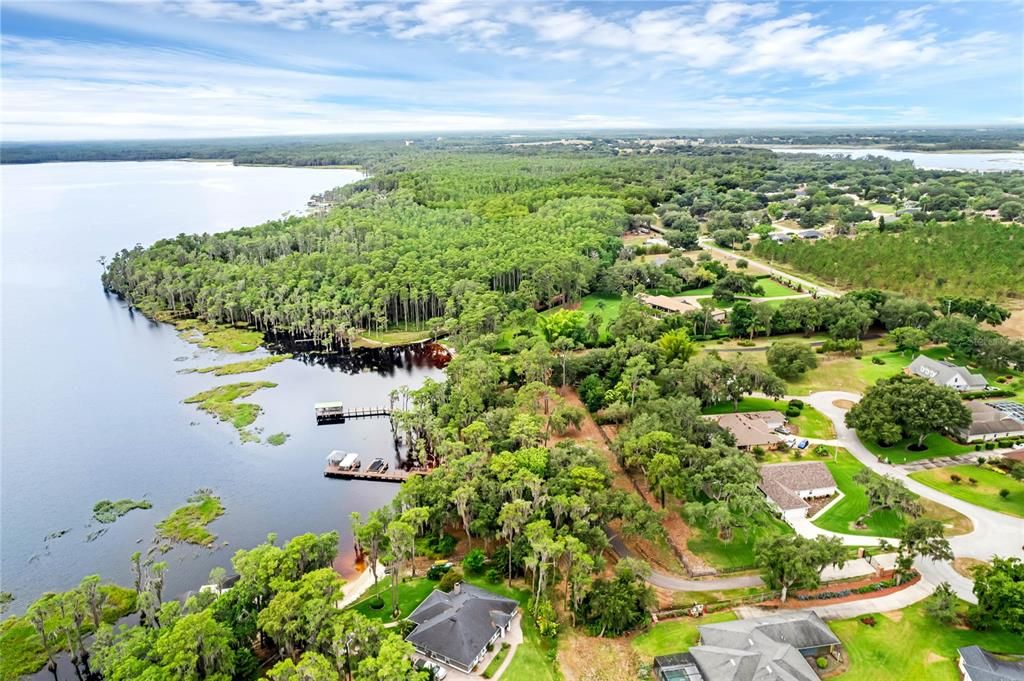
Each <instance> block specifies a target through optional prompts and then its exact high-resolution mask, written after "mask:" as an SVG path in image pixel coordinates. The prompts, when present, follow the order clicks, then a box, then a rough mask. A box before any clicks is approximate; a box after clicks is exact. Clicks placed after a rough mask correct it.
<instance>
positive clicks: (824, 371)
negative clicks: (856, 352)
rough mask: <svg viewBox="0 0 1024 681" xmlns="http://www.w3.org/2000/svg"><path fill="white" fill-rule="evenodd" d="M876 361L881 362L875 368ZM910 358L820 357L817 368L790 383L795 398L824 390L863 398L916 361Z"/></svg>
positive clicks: (897, 355)
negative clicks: (853, 393) (857, 394)
mask: <svg viewBox="0 0 1024 681" xmlns="http://www.w3.org/2000/svg"><path fill="white" fill-rule="evenodd" d="M873 357H877V358H879V359H880V360H882V362H883V364H875V363H874V362H872V361H871V359H872V358H873ZM913 359H914V357H913V355H910V354H904V353H901V352H892V351H890V352H879V353H874V354H870V355H867V354H865V355H864V356H863V357H861V358H860V359H857V358H856V357H851V356H847V355H818V366H817V367H816V368H814V369H811V370H810V371H808V372H807V373H805V374H804V375H803V376H800V377H798V378H795V379H793V380H791V381H788V382H787V386H788V390H787V392H789V393H790V394H793V395H810V394H811V393H815V392H819V391H822V390H846V391H849V392H855V393H861V394H863V393H864V391H865V390H867V389H868V387H869V386H872V385H874V384H875V383H876V382H878V380H879V379H882V378H888V377H890V376H895V375H896V374H898V373H900V372H901V371H903V368H904V367H906V366H907V365H908V364H910V363H911V362H912V361H913Z"/></svg>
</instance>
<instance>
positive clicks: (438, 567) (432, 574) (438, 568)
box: [427, 563, 452, 582]
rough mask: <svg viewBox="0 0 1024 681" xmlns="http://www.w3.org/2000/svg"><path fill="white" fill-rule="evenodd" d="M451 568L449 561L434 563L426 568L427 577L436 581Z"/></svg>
mask: <svg viewBox="0 0 1024 681" xmlns="http://www.w3.org/2000/svg"><path fill="white" fill-rule="evenodd" d="M451 569H452V566H451V564H450V563H435V564H433V565H431V566H430V569H429V570H427V579H430V580H433V581H435V582H436V581H438V580H439V579H441V578H442V577H444V576H445V575H446V574H448V571H449V570H451Z"/></svg>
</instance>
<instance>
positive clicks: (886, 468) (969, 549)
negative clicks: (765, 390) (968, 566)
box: [608, 273, 1024, 618]
mask: <svg viewBox="0 0 1024 681" xmlns="http://www.w3.org/2000/svg"><path fill="white" fill-rule="evenodd" d="M783 274H784V273H783ZM784 276H789V275H786V274H784ZM785 399H789V398H785ZM799 399H801V400H803V401H804V403H806V404H809V405H811V406H812V407H814V408H815V409H817V410H818V411H820V412H821V413H823V414H825V415H826V416H827V417H828V418H829V419H830V420H831V421H832V425H833V426H834V428H835V431H836V438H835V440H827V441H822V442H825V443H827V444H831V445H838V446H841V447H844V448H846V449H847V451H849V452H850V453H851V454H852V455H853V456H855V457H856V458H857V460H858V461H860V462H861V463H862V464H864V465H865V466H866V467H868V468H870V469H871V470H873V471H874V472H876V473H878V474H880V475H889V476H892V477H893V478H896V479H897V480H899V481H900V482H902V483H903V484H904V485H906V486H907V488H908V489H909V490H910V491H912V492H914V493H915V494H917V495H918V496H921V497H924V498H925V499H929V500H931V501H934V502H936V503H939V504H942V505H944V506H948V507H949V508H952V509H954V510H955V511H958V512H960V513H962V514H963V515H965V516H967V518H969V519H970V521H971V523H972V524H973V525H974V530H973V531H971V532H969V533H967V534H963V535H960V536H957V537H951V538H950V539H949V543H950V546H951V547H952V549H953V554H954V555H955V556H958V557H971V558H977V559H980V560H986V561H987V560H990V559H991V558H992V557H993V556H995V555H998V556H1002V557H1008V556H1016V557H1018V558H1021V559H1024V520H1021V519H1020V518H1015V517H1013V516H1009V515H1006V514H1003V513H998V512H996V511H990V510H988V509H986V508H981V507H979V506H975V505H974V504H971V503H968V502H966V501H962V500H960V499H957V498H956V497H951V496H949V495H948V494H944V493H942V492H939V491H938V490H935V489H932V488H931V487H928V486H927V485H923V484H921V483H919V482H917V481H916V480H914V479H912V478H910V477H909V476H908V475H907V473H906V472H905V471H903V470H902V469H900V468H899V467H897V466H892V465H889V464H886V463H883V462H882V461H879V460H878V458H877V457H876V456H875V455H874V454H872V453H871V452H870V451H869V450H868V448H867V447H865V446H864V444H863V443H861V441H860V439H859V438H858V437H857V433H856V431H854V430H853V429H852V428H847V427H846V412H847V411H848V410H847V409H845V408H843V407H839V406H836V405H835V404H834V403H835V402H836V401H838V400H846V401H849V402H859V401H860V395H858V394H856V393H848V392H842V391H826V392H819V393H814V394H812V395H810V396H801V397H800V398H799ZM794 529H795V530H796V531H797V532H798V533H799V534H801V535H803V536H807V537H815V536H822V535H823V536H835V537H839V538H841V539H842V540H843V542H844V543H846V544H850V545H855V546H865V545H877V544H878V543H879V541H880V539H881V538H879V537H865V536H861V535H852V534H838V533H835V532H829V531H827V530H822V529H821V528H819V527H817V526H816V525H814V524H813V523H811V522H810V521H809V520H805V521H803V522H799V523H797V524H796V526H795V527H794ZM608 538H609V541H610V543H611V545H612V548H613V549H614V550H615V552H616V553H618V554H619V555H621V556H626V555H629V551H628V549H627V548H626V546H625V544H623V542H622V540H621V539H620V538H619V537H618V536H616V535H614V534H612V533H611V532H610V531H609V532H608ZM889 541H890V543H896V541H895V540H894V539H892V540H889ZM915 567H916V568H917V570H918V571H919V572H920V573H921V581H920V582H918V583H917V584H915V585H914V586H913V587H911V588H908V589H905V590H903V591H900V592H897V593H894V594H889V595H887V596H880V597H878V598H869V599H864V600H860V601H854V602H851V603H841V604H837V605H834V606H816V607H815V608H814V610H815V611H816V612H818V613H819V615H822V617H825V616H826V615H827V616H828V618H838V617H854V616H859V615H861V614H864V613H868V612H879V611H886V610H894V609H898V608H903V607H906V606H908V605H911V604H912V603H915V602H917V601H919V600H921V599H923V598H925V597H927V596H928V595H929V594H931V592H932V591H934V589H935V587H936V586H937V585H938V584H939V583H941V582H949V584H950V586H952V587H953V589H954V591H956V593H957V595H958V596H959V597H960V598H963V599H964V600H966V601H968V602H971V603H976V602H977V599H975V597H974V593H973V590H972V588H973V583H972V582H971V580H970V579H967V578H966V577H963V576H961V575H960V574H958V573H957V572H956V571H955V570H953V567H952V565H951V564H950V563H948V562H936V561H932V560H928V559H919V560H918V561H917V562H916V563H915ZM648 582H650V583H651V584H652V585H654V586H656V587H659V588H662V589H668V590H670V591H719V590H725V589H736V588H744V587H751V586H759V585H760V584H762V581H761V578H760V577H758V576H756V575H743V576H736V577H712V578H707V579H684V578H682V577H678V576H676V575H672V574H669V573H665V572H658V571H655V572H653V573H652V574H651V576H650V577H649V578H648ZM754 610H756V609H752V610H751V614H753V612H754ZM822 613H825V614H822Z"/></svg>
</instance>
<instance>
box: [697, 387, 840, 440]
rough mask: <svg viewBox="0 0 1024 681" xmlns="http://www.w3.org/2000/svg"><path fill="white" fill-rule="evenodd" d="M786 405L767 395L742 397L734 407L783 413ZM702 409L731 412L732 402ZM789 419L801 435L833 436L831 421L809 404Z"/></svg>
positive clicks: (713, 412)
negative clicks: (798, 414) (797, 414)
mask: <svg viewBox="0 0 1024 681" xmlns="http://www.w3.org/2000/svg"><path fill="white" fill-rule="evenodd" d="M788 406H789V402H787V401H785V400H773V399H769V398H767V397H744V398H743V399H742V400H740V402H739V409H736V410H735V411H737V412H747V411H773V410H774V411H781V412H782V413H783V414H785V413H786V407H788ZM702 411H703V413H705V414H731V413H733V411H734V410H733V405H732V402H720V403H719V404H712V405H710V406H708V407H705V408H704V409H703V410H702ZM789 421H790V423H792V424H793V425H795V426H796V427H797V428H798V429H799V431H800V435H801V436H802V437H810V438H818V439H821V440H830V439H832V438H833V437H835V434H836V433H835V430H834V429H833V428H832V421H830V420H829V419H828V417H827V416H825V415H824V414H822V413H821V412H820V411H818V410H817V409H815V408H814V407H812V406H810V405H804V408H803V409H802V410H801V411H800V416H794V417H790V418H789Z"/></svg>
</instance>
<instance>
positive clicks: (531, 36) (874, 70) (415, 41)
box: [0, 0, 1024, 140]
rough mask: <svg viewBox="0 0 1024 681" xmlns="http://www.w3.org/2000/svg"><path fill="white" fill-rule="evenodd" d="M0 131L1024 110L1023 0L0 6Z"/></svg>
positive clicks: (913, 120)
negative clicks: (1010, 0) (999, 0)
mask: <svg viewBox="0 0 1024 681" xmlns="http://www.w3.org/2000/svg"><path fill="white" fill-rule="evenodd" d="M0 33H2V36H0V41H2V42H0V69H2V70H0V137H2V139H4V140H78V139H83V140H84V139H128V138H199V137H226V136H257V135H301V134H331V133H381V132H405V131H408V132H416V131H424V132H456V131H474V130H520V131H527V130H558V129H562V130H598V129H640V128H643V129H651V128H675V129H685V128H709V127H713V128H732V127H737V128H742V127H746V128H751V127H759V128H764V127H789V126H792V127H809V126H831V127H834V126H899V127H907V126H941V125H968V126H987V125H1020V124H1024V40H1022V39H1024V3H1022V2H1020V1H1013V2H989V1H974V0H965V1H962V2H956V1H948V0H939V1H935V0H933V1H932V2H929V3H918V2H909V1H908V2H904V1H898V0H888V1H883V2H859V1H849V0H848V1H843V2H770V1H768V2H760V1H759V2H750V3H743V2H733V1H731V0H725V1H718V2H610V1H606V2H582V3H581V2H564V3H563V2H558V1H557V0H556V1H550V0H549V1H547V2H526V1H517V0H501V1H500V2H492V1H491V0H466V1H462V0H412V1H405V0H370V1H366V2H364V1H361V0H280V1H259V2H243V1H241V0H164V1H162V2H155V1H152V2H101V3H80V2H71V1H64V0H33V1H32V2H19V1H17V0H4V2H3V3H2V5H0Z"/></svg>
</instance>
